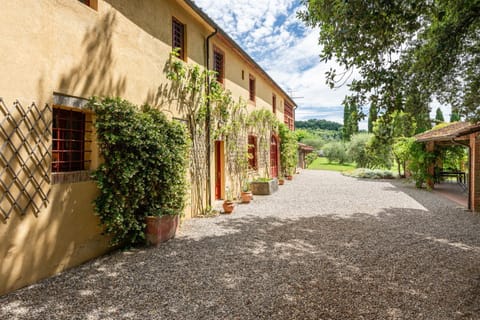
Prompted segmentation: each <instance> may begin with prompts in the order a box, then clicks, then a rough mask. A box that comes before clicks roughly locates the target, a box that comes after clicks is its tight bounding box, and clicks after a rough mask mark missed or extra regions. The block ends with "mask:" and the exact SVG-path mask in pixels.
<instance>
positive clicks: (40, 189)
mask: <svg viewBox="0 0 480 320" xmlns="http://www.w3.org/2000/svg"><path fill="white" fill-rule="evenodd" d="M51 115H52V109H51V108H50V106H49V105H48V104H46V105H45V106H44V107H43V108H41V107H38V106H37V105H36V104H35V103H32V104H30V106H28V107H23V106H22V104H21V103H20V102H19V101H15V102H14V103H13V106H12V107H10V108H8V107H7V106H6V104H5V102H4V101H3V99H2V98H0V218H1V219H2V220H6V219H8V217H9V216H10V215H11V214H12V212H17V213H19V214H21V215H24V214H26V213H28V212H33V214H35V215H37V214H38V213H39V212H40V209H41V207H42V205H43V206H46V205H47V203H48V197H49V194H50V164H51V153H50V150H51V147H50V144H51V136H52V133H51V124H52V116H51Z"/></svg>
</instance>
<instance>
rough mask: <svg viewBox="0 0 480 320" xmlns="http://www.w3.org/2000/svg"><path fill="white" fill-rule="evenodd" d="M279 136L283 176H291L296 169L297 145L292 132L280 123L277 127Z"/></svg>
mask: <svg viewBox="0 0 480 320" xmlns="http://www.w3.org/2000/svg"><path fill="white" fill-rule="evenodd" d="M278 134H279V136H280V163H281V167H282V170H283V173H284V175H285V176H289V175H293V174H294V173H295V169H296V168H297V151H298V143H297V139H296V136H295V133H294V132H293V131H290V129H288V127H287V126H286V125H285V124H283V123H280V124H279V126H278Z"/></svg>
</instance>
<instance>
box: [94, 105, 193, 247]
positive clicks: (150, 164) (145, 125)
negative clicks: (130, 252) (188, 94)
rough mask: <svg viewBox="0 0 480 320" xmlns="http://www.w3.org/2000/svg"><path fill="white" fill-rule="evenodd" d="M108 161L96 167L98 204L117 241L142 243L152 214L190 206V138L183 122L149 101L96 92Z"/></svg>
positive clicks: (98, 121) (102, 144)
mask: <svg viewBox="0 0 480 320" xmlns="http://www.w3.org/2000/svg"><path fill="white" fill-rule="evenodd" d="M89 107H90V108H91V109H92V110H93V111H94V112H95V116H96V119H95V129H96V133H97V139H98V142H99V146H100V152H101V155H102V157H103V159H104V162H103V163H102V164H101V165H100V167H99V168H98V169H97V170H96V171H95V172H94V173H93V177H94V178H95V180H96V182H97V185H98V188H99V190H100V194H99V196H98V197H97V198H96V199H95V201H94V204H95V210H96V213H97V215H98V216H99V218H100V221H101V223H102V225H103V226H104V231H105V233H107V234H109V235H110V236H111V237H112V244H113V245H118V244H123V245H126V246H131V245H137V244H141V243H143V241H144V239H145V235H144V229H145V223H144V219H145V216H147V215H153V216H162V215H180V214H182V213H183V210H184V207H185V196H186V180H185V176H186V159H187V155H188V138H187V135H186V132H185V129H184V126H183V125H181V124H180V123H178V122H176V121H168V120H167V118H166V117H165V115H164V114H163V113H161V112H160V111H158V110H156V109H153V108H151V107H149V106H147V105H145V106H143V107H142V110H139V108H138V107H137V106H135V105H133V104H131V103H130V102H128V101H126V100H121V99H120V98H102V99H97V98H92V99H91V100H90V102H89Z"/></svg>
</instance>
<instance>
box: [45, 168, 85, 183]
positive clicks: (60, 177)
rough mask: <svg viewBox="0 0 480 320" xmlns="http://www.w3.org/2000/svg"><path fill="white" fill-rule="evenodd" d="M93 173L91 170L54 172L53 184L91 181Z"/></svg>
mask: <svg viewBox="0 0 480 320" xmlns="http://www.w3.org/2000/svg"><path fill="white" fill-rule="evenodd" d="M91 174H92V172H91V171H89V170H83V171H71V172H52V185H54V184H66V183H78V182H84V181H90V180H92V178H91V177H90V176H91Z"/></svg>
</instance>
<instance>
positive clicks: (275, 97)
mask: <svg viewBox="0 0 480 320" xmlns="http://www.w3.org/2000/svg"><path fill="white" fill-rule="evenodd" d="M272 112H273V114H276V113H277V96H276V95H275V94H273V95H272Z"/></svg>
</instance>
